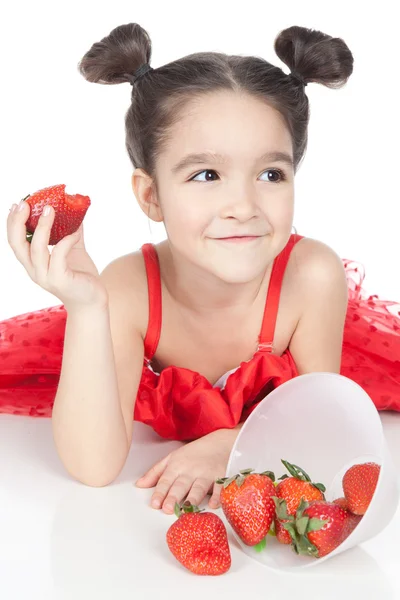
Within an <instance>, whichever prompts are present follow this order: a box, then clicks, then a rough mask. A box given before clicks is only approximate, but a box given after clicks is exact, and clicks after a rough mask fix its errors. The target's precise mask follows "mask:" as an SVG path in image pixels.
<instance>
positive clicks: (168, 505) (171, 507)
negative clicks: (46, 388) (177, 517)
mask: <svg viewBox="0 0 400 600" xmlns="http://www.w3.org/2000/svg"><path fill="white" fill-rule="evenodd" d="M173 509H174V507H173V506H172V504H166V505H165V510H173Z"/></svg>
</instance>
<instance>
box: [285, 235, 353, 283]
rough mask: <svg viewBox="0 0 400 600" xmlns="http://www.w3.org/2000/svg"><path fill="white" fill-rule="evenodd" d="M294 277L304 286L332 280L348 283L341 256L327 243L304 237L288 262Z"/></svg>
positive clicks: (295, 247)
mask: <svg viewBox="0 0 400 600" xmlns="http://www.w3.org/2000/svg"><path fill="white" fill-rule="evenodd" d="M288 268H289V269H290V272H291V275H292V277H293V279H295V280H296V282H297V283H298V284H300V285H301V286H302V287H304V288H310V287H315V286H318V285H321V284H322V285H324V284H327V283H330V282H333V283H335V282H336V283H337V282H339V283H340V282H342V283H343V284H344V283H346V274H345V269H344V265H343V261H342V259H341V258H340V256H339V255H338V254H337V252H335V250H333V248H331V247H330V246H328V245H327V244H325V243H324V242H321V241H320V240H316V239H313V238H309V237H304V238H303V239H301V240H300V241H298V242H297V244H296V245H295V246H294V248H293V250H292V253H291V256H290V261H289V263H288Z"/></svg>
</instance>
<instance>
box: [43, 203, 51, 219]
mask: <svg viewBox="0 0 400 600" xmlns="http://www.w3.org/2000/svg"><path fill="white" fill-rule="evenodd" d="M49 213H50V206H49V205H47V206H46V207H45V209H44V211H43V214H44V216H45V217H47V215H48V214H49Z"/></svg>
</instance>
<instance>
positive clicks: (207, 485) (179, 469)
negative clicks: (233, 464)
mask: <svg viewBox="0 0 400 600" xmlns="http://www.w3.org/2000/svg"><path fill="white" fill-rule="evenodd" d="M237 434H238V431H237V429H235V430H233V429H232V430H228V429H219V430H217V431H213V432H212V433H210V434H208V435H205V436H204V437H202V438H199V439H198V440H194V441H193V442H189V443H187V444H185V445H184V446H181V447H180V448H178V449H177V450H174V451H173V452H171V453H170V454H168V455H167V456H166V457H165V458H163V459H162V460H161V461H159V462H158V463H156V464H155V465H153V467H151V469H149V471H147V473H146V474H145V475H143V477H141V478H140V479H138V480H137V482H136V485H137V486H138V487H154V486H156V489H155V491H154V494H153V495H152V497H151V505H152V507H153V508H161V506H162V508H163V510H164V512H165V513H167V514H173V512H174V506H175V502H178V503H180V502H181V501H182V500H183V499H184V498H186V496H187V498H186V499H187V500H189V501H190V502H191V503H192V504H196V505H197V506H198V505H199V504H200V503H201V502H202V500H203V499H204V498H205V497H206V496H207V494H212V496H211V498H210V500H209V506H210V507H211V508H218V506H219V505H220V491H221V487H222V485H221V484H217V483H215V480H216V479H218V477H224V476H225V473H226V467H227V464H228V460H229V456H230V452H231V449H232V446H233V443H234V440H235V438H236V436H237ZM155 503H157V504H155Z"/></svg>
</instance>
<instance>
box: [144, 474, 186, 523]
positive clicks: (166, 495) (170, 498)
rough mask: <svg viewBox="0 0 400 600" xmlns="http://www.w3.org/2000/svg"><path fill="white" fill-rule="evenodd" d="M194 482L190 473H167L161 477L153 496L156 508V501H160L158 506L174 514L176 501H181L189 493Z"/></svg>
mask: <svg viewBox="0 0 400 600" xmlns="http://www.w3.org/2000/svg"><path fill="white" fill-rule="evenodd" d="M192 483H193V479H192V477H190V475H179V476H178V477H176V475H173V474H171V475H169V474H168V473H165V475H164V476H163V477H161V478H160V480H159V482H158V484H157V485H156V489H155V492H154V494H153V496H152V498H151V504H152V506H153V507H154V508H157V506H155V504H154V503H155V502H157V503H158V508H160V507H161V505H162V507H163V509H164V511H165V512H167V513H170V514H172V513H173V512H174V506H175V502H180V501H181V500H182V499H183V498H184V497H185V496H186V494H187V493H188V491H189V489H190V486H191V484H192Z"/></svg>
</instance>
